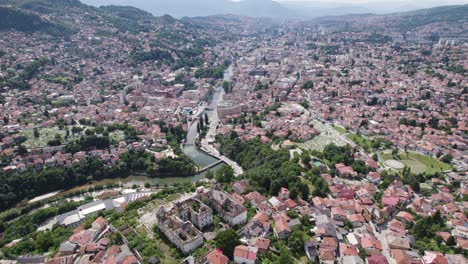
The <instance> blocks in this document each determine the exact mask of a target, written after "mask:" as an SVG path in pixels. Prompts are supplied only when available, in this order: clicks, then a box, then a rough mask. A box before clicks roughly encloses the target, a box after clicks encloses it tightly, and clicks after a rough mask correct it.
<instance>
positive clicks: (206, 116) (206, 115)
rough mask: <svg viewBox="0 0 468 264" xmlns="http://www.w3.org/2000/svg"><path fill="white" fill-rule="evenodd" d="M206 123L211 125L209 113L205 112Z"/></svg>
mask: <svg viewBox="0 0 468 264" xmlns="http://www.w3.org/2000/svg"><path fill="white" fill-rule="evenodd" d="M205 124H206V125H209V124H210V121H209V120H208V113H206V112H205Z"/></svg>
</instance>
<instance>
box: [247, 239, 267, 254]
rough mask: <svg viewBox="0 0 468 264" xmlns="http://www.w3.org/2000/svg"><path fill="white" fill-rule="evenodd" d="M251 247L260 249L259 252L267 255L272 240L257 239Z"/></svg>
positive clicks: (253, 240)
mask: <svg viewBox="0 0 468 264" xmlns="http://www.w3.org/2000/svg"><path fill="white" fill-rule="evenodd" d="M250 245H251V246H253V247H256V248H258V252H261V253H266V252H267V251H268V248H269V247H270V240H269V239H267V238H263V237H255V238H254V239H252V242H251V243H250Z"/></svg>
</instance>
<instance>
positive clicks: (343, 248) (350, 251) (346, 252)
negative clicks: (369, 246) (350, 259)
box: [340, 243, 359, 256]
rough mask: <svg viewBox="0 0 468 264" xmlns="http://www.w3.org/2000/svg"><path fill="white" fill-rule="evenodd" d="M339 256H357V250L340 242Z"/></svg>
mask: <svg viewBox="0 0 468 264" xmlns="http://www.w3.org/2000/svg"><path fill="white" fill-rule="evenodd" d="M340 254H341V256H358V255H359V252H358V250H357V248H356V247H355V246H353V245H349V244H343V243H340Z"/></svg>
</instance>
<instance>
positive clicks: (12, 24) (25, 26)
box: [0, 6, 72, 36]
mask: <svg viewBox="0 0 468 264" xmlns="http://www.w3.org/2000/svg"><path fill="white" fill-rule="evenodd" d="M0 30H18V31H22V32H36V31H41V32H45V33H49V34H51V35H54V36H57V35H69V34H70V33H72V30H71V29H70V28H68V27H66V26H64V25H60V24H57V23H54V22H51V21H47V20H45V19H43V18H41V17H40V16H38V15H36V14H33V13H30V12H25V11H22V10H19V9H16V8H11V7H2V6H0Z"/></svg>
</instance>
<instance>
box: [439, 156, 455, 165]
mask: <svg viewBox="0 0 468 264" xmlns="http://www.w3.org/2000/svg"><path fill="white" fill-rule="evenodd" d="M441 161H442V162H445V163H448V164H450V163H452V161H453V156H452V155H450V154H447V155H444V156H443V157H442V159H441Z"/></svg>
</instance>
